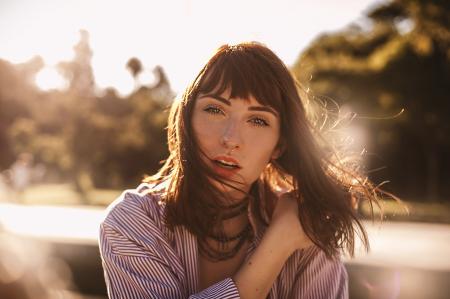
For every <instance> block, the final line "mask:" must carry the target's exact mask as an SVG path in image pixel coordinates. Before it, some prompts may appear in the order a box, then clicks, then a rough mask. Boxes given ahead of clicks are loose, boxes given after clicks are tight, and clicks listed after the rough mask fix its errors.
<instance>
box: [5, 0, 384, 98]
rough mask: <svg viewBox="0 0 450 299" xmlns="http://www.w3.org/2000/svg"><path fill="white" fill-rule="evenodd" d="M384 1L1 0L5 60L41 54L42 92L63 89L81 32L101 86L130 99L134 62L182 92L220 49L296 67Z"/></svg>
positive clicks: (147, 76) (147, 78)
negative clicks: (244, 49)
mask: <svg viewBox="0 0 450 299" xmlns="http://www.w3.org/2000/svg"><path fill="white" fill-rule="evenodd" d="M379 3H382V1H381V0H341V1H336V0H313V1H311V0H309V1H304V0H247V1H245V0H240V1H239V0H228V1H215V0H209V1H208V0H165V1H161V0H160V1H155V0H146V1H137V0H127V1H117V0H108V1H103V0H90V1H89V0H77V1H72V0H66V1H58V0H40V1H32V0H28V1H26V0H0V58H2V59H6V60H9V61H11V62H13V63H20V62H24V61H26V60H28V59H30V58H31V57H33V56H35V55H40V56H41V57H42V58H43V59H44V62H45V64H46V67H45V68H44V69H43V70H42V71H41V72H40V73H39V74H38V75H37V78H36V81H37V84H38V86H39V87H41V88H42V89H49V88H62V87H63V86H64V82H63V80H62V78H61V77H60V76H59V75H58V73H57V71H56V69H55V65H56V64H57V63H58V62H60V61H67V60H70V59H71V58H72V57H73V46H74V45H75V44H76V43H77V41H78V40H79V30H80V29H86V30H87V31H88V32H89V34H90V45H91V48H92V50H93V58H92V66H93V71H94V77H95V80H96V84H97V86H98V87H99V88H100V89H102V88H105V87H109V86H113V87H114V88H116V89H117V90H118V91H119V93H120V94H122V95H126V94H127V93H129V92H131V91H132V90H133V87H134V81H133V78H132V77H131V75H130V73H129V72H128V71H127V70H126V67H125V65H126V62H127V61H128V59H129V58H131V57H137V58H139V59H140V60H141V61H142V64H143V66H144V72H143V74H142V75H141V78H140V81H141V82H142V83H144V84H147V83H150V82H152V80H154V78H153V74H152V70H153V68H154V67H155V66H156V65H161V66H162V67H163V68H164V70H165V71H166V74H167V76H168V78H169V81H170V83H171V85H172V89H173V90H174V91H175V92H176V93H179V92H182V91H183V89H184V88H185V87H186V85H187V84H188V83H189V82H190V81H191V80H192V79H194V77H195V75H196V74H197V72H198V71H199V70H200V68H201V67H202V65H203V64H204V63H205V62H206V60H207V59H208V58H209V57H210V56H211V54H212V53H213V52H214V50H215V49H216V48H218V47H219V46H220V45H222V44H224V43H236V42H241V41H249V40H256V41H259V42H262V43H264V44H266V45H267V46H268V47H269V48H271V49H272V50H273V51H274V52H275V53H276V54H277V55H278V56H279V57H280V58H281V59H282V60H283V61H284V62H285V63H286V64H287V65H288V66H289V65H292V64H293V63H294V62H295V60H296V59H297V57H298V56H299V54H300V53H301V51H302V50H303V49H305V48H306V47H307V46H308V44H309V43H310V42H311V41H312V40H314V39H315V38H316V37H317V36H318V35H319V34H320V33H322V32H333V31H336V30H340V29H343V28H345V26H348V25H349V24H350V23H354V22H358V23H362V24H364V18H363V16H364V13H365V12H367V10H368V9H369V8H370V7H372V6H373V5H377V4H379Z"/></svg>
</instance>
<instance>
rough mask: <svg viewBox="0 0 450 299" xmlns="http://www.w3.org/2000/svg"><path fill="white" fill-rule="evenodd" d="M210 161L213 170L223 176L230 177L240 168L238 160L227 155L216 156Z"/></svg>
mask: <svg viewBox="0 0 450 299" xmlns="http://www.w3.org/2000/svg"><path fill="white" fill-rule="evenodd" d="M211 161H212V163H213V169H214V171H215V172H216V173H217V174H219V175H221V176H223V177H230V176H232V175H234V174H235V173H236V172H237V171H239V169H241V168H242V167H241V166H240V165H239V162H237V161H236V160H235V159H233V158H231V157H228V156H217V157H215V158H214V159H211Z"/></svg>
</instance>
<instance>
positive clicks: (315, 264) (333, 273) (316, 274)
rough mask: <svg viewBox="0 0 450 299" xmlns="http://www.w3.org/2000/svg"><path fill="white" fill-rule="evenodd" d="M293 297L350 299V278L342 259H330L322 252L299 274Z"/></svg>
mask: <svg viewBox="0 0 450 299" xmlns="http://www.w3.org/2000/svg"><path fill="white" fill-rule="evenodd" d="M292 292H293V296H291V298H296V299H300V298H302V299H324V298H327V299H348V276H347V271H346V269H345V266H344V265H343V263H342V262H341V261H340V259H338V258H337V259H328V258H327V257H326V255H325V253H324V252H323V251H322V250H317V253H316V254H314V257H312V258H311V260H310V261H309V262H308V263H307V264H306V265H305V267H304V268H303V269H301V271H300V272H299V273H298V274H297V279H296V281H295V283H294V286H293V289H292Z"/></svg>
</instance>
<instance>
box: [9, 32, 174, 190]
mask: <svg viewBox="0 0 450 299" xmlns="http://www.w3.org/2000/svg"><path fill="white" fill-rule="evenodd" d="M81 37H82V38H81V40H80V42H79V43H78V44H77V45H76V46H75V47H74V49H75V52H76V55H75V58H74V60H73V61H68V62H64V63H60V64H59V68H60V70H61V72H62V73H63V74H64V75H65V76H66V78H67V79H69V80H70V84H69V88H68V89H67V90H64V91H56V90H52V91H48V92H42V91H40V90H38V89H37V88H36V86H35V85H34V84H33V79H34V76H35V74H36V73H37V72H38V71H39V70H40V68H41V67H42V65H40V66H39V67H36V65H37V64H36V59H34V60H32V61H29V62H28V63H25V64H22V65H12V64H10V63H8V62H6V61H2V60H0V150H1V155H0V170H4V169H6V168H8V167H9V166H10V165H11V164H12V163H13V162H14V160H15V159H16V158H17V156H18V155H19V154H20V153H22V152H28V153H31V154H32V155H33V156H34V160H35V163H42V164H43V165H45V167H46V169H47V178H48V179H51V180H52V181H59V182H66V181H69V182H71V183H73V184H74V186H75V187H76V189H77V190H78V191H81V193H82V194H85V195H86V196H87V195H88V194H89V192H88V190H85V189H86V188H91V187H102V188H124V187H125V186H128V187H129V186H134V185H136V184H137V183H139V181H140V180H141V178H142V177H143V176H144V175H145V174H149V173H153V172H155V171H156V170H157V169H158V168H159V163H160V161H161V160H162V159H164V158H165V157H166V156H167V149H166V133H165V130H164V127H165V126H166V121H167V109H166V108H167V106H168V105H169V103H170V101H171V100H172V97H173V93H172V91H171V90H170V86H169V83H168V82H167V80H166V78H165V77H160V80H159V81H158V82H156V83H155V84H154V85H153V86H141V87H140V88H139V89H137V90H136V91H135V92H133V93H132V94H131V95H129V96H127V97H125V98H123V97H120V96H118V95H117V94H116V92H115V91H114V89H112V88H108V89H106V90H105V91H103V92H102V95H100V96H97V95H96V94H95V93H94V91H93V90H94V85H93V81H92V80H93V77H92V69H91V66H90V58H91V56H92V53H91V50H90V47H89V45H88V38H87V37H88V36H87V32H82V35H81ZM32 66H34V68H33V67H32ZM157 69H158V71H159V72H161V73H162V74H163V71H162V69H161V68H160V67H157ZM161 81H162V82H161Z"/></svg>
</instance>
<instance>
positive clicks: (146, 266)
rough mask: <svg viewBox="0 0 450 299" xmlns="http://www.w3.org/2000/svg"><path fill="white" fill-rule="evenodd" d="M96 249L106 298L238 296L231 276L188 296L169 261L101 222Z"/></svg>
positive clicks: (225, 298) (234, 298) (217, 298)
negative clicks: (100, 262) (99, 254)
mask: <svg viewBox="0 0 450 299" xmlns="http://www.w3.org/2000/svg"><path fill="white" fill-rule="evenodd" d="M100 252H101V257H102V264H103V269H104V274H105V281H106V286H107V290H108V296H109V298H110V299H119V298H120V299H123V298H127V299H138V298H139V299H144V298H145V299H147V298H149V299H150V298H152V299H166V298H167V299H185V298H189V299H206V298H208V299H209V298H213V299H239V298H240V296H239V292H238V289H237V287H236V284H235V283H234V282H233V280H232V279H231V278H227V279H224V280H222V281H220V282H218V283H216V284H214V285H212V286H210V287H209V288H207V289H205V290H203V291H201V292H199V293H197V294H193V295H190V296H189V294H187V293H186V292H187V291H186V290H185V289H184V288H183V286H182V283H181V282H180V281H179V279H178V277H177V276H176V273H174V271H173V269H172V268H171V267H170V261H169V260H165V259H164V258H162V256H161V255H159V254H157V253H156V252H152V250H149V248H145V249H144V248H141V247H140V246H139V245H138V244H136V243H135V242H133V240H130V239H128V238H127V237H125V236H124V235H123V234H120V233H119V232H117V231H115V230H114V229H113V228H112V227H111V226H109V225H108V224H105V223H102V224H101V226H100Z"/></svg>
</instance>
